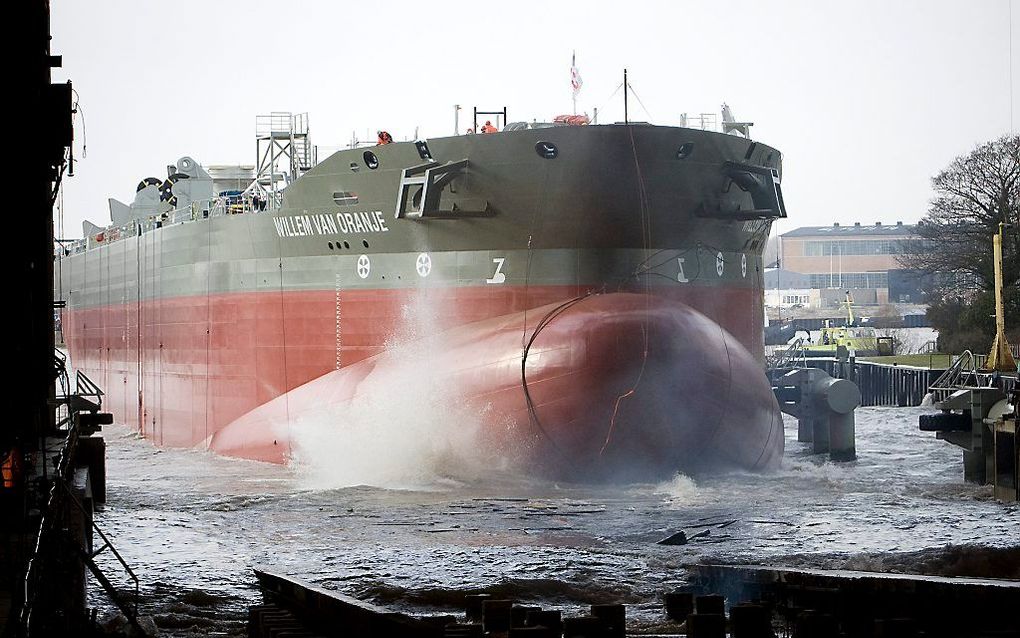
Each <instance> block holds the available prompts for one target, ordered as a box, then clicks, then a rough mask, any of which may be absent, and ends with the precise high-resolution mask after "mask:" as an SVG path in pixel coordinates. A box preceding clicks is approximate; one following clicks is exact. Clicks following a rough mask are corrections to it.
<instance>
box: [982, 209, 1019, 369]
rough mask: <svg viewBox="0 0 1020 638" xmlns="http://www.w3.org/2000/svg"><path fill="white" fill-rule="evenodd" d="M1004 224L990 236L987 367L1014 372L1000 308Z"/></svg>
mask: <svg viewBox="0 0 1020 638" xmlns="http://www.w3.org/2000/svg"><path fill="white" fill-rule="evenodd" d="M1005 228H1006V224H1004V223H1002V222H999V232H997V233H996V234H995V235H994V236H993V237H992V259H993V261H994V262H995V340H994V341H992V350H991V352H989V353H988V364H987V366H988V369H989V370H998V371H999V372H1016V370H1017V366H1016V360H1015V359H1014V358H1013V353H1012V352H1010V351H1009V343H1008V342H1007V341H1006V316H1005V313H1004V312H1003V308H1002V233H1003V230H1004V229H1005Z"/></svg>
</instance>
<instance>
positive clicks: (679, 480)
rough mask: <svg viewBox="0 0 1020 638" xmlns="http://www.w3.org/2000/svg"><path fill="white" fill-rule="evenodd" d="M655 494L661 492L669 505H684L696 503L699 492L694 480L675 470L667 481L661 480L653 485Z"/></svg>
mask: <svg viewBox="0 0 1020 638" xmlns="http://www.w3.org/2000/svg"><path fill="white" fill-rule="evenodd" d="M654 493H655V494H663V495H665V496H666V500H668V501H669V502H670V504H671V505H685V504H690V503H696V502H697V501H698V500H699V499H700V493H699V490H698V486H697V484H696V483H695V482H694V480H693V479H692V478H691V477H689V476H687V475H686V474H683V473H681V472H677V473H676V475H674V476H673V478H671V479H670V480H668V481H663V482H662V483H659V484H658V485H656V486H655V490H654Z"/></svg>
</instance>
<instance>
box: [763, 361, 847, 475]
mask: <svg viewBox="0 0 1020 638" xmlns="http://www.w3.org/2000/svg"><path fill="white" fill-rule="evenodd" d="M776 393H777V396H782V397H783V398H784V399H785V400H783V401H781V402H780V407H781V408H782V410H783V412H785V413H786V414H790V415H792V416H795V417H797V440H798V441H801V442H805V443H806V442H810V443H811V447H812V450H813V451H814V452H815V453H816V454H820V453H822V452H829V454H830V456H831V458H832V460H834V461H850V460H853V459H855V458H857V449H856V444H855V441H854V435H855V432H854V429H855V428H854V415H853V411H854V409H855V408H857V406H859V405H860V404H861V390H860V388H859V387H858V386H857V384H856V383H854V382H853V381H850V380H848V379H834V378H832V377H830V376H829V375H828V374H827V373H826V372H825V371H824V370H820V369H818V368H800V369H798V370H793V371H791V372H789V373H787V374H785V375H783V376H782V377H781V378H780V379H779V380H778V382H777V387H776Z"/></svg>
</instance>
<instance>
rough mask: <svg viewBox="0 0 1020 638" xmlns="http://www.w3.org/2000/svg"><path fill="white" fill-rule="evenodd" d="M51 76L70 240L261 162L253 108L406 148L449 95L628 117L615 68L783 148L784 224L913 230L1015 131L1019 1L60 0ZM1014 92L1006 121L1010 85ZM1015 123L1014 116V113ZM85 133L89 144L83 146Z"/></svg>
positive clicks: (675, 110) (514, 110)
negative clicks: (935, 185)
mask: <svg viewBox="0 0 1020 638" xmlns="http://www.w3.org/2000/svg"><path fill="white" fill-rule="evenodd" d="M51 10H52V31H53V46H52V48H53V53H55V54H58V55H63V62H64V65H63V68H62V69H56V70H55V71H54V81H58V82H59V81H64V80H66V79H71V80H72V81H73V82H74V87H75V89H76V90H77V92H78V95H79V97H80V104H81V106H82V110H83V111H84V116H85V117H84V120H85V130H84V135H83V134H82V130H81V124H82V122H81V120H80V119H79V120H77V122H76V136H77V139H76V141H75V156H76V159H77V162H76V165H75V176H74V177H73V178H70V179H67V180H65V182H64V183H65V187H64V199H63V201H64V224H65V231H64V235H65V236H67V237H71V236H75V237H77V236H80V234H81V220H83V219H89V220H91V221H94V222H96V223H98V224H100V225H105V224H107V223H109V210H108V208H107V204H106V198H107V197H115V198H117V199H120V200H122V201H124V202H128V203H130V202H131V201H132V198H133V197H134V191H135V185H136V184H137V183H138V181H139V180H140V179H141V178H144V177H147V176H150V175H152V176H156V177H161V178H163V177H166V165H167V164H169V163H173V162H176V160H177V159H178V158H179V157H181V156H183V155H190V156H192V157H194V158H195V159H196V160H198V161H199V162H200V163H203V164H252V163H254V162H255V138H254V129H255V116H256V115H257V114H260V113H268V112H270V111H274V110H275V111H294V112H308V113H309V117H310V122H311V131H312V139H313V142H314V143H316V144H318V145H320V146H323V147H338V146H341V145H343V144H346V143H348V142H349V141H350V139H351V136H352V133H353V132H354V131H357V132H358V134H359V136H361V137H362V138H364V136H365V134H366V131H370V132H372V134H373V135H374V131H375V130H376V129H379V128H385V129H387V130H389V131H390V132H391V133H393V135H394V137H395V138H396V139H398V140H403V139H405V138H412V137H413V136H414V132H415V128H416V127H418V129H419V137H422V138H428V137H437V136H444V135H449V134H451V133H452V132H453V105H454V104H461V105H463V106H464V107H465V111H463V112H462V118H461V122H462V125H461V128H464V127H465V124H464V122H465V120H467V119H469V118H470V109H471V107H473V106H476V105H477V106H479V107H480V108H484V109H486V110H496V109H497V108H501V107H502V106H504V105H505V106H506V107H507V108H508V109H509V115H510V120H511V121H514V120H531V119H538V120H547V119H550V118H551V117H552V116H554V115H557V114H560V113H569V112H570V110H571V101H570V97H571V90H570V56H571V52H572V51H573V50H576V52H577V65H578V67H579V68H580V71H581V75H582V78H583V80H584V87H583V89H582V91H581V93H580V95H579V98H578V110H579V111H587V112H588V113H591V112H592V110H593V109H594V108H596V107H597V108H598V109H599V120H600V121H601V122H608V121H615V120H618V119H622V115H623V103H622V99H621V97H620V96H619V95H617V96H615V97H614V98H613V99H612V100H610V99H609V97H610V95H611V94H612V93H613V91H614V89H615V88H616V87H617V86H618V85H619V84H620V82H621V76H622V71H623V68H624V67H626V68H628V70H629V73H630V82H631V86H632V87H633V89H634V91H635V93H636V95H637V96H638V97H639V98H640V100H641V102H642V103H643V104H644V106H645V107H646V108H647V114H646V113H645V112H644V111H643V109H642V108H641V106H639V105H638V104H635V102H634V101H632V102H631V104H632V106H631V117H632V119H647V120H649V121H651V122H653V123H655V124H664V125H675V124H677V122H678V119H679V116H680V114H681V113H683V112H688V113H699V112H718V110H719V105H720V104H721V103H722V102H724V101H725V102H727V103H729V105H730V106H731V108H732V109H733V111H734V113H735V115H736V116H737V118H738V119H741V120H751V121H753V122H754V123H755V125H754V128H753V129H752V136H753V137H754V138H755V139H757V140H760V141H763V142H765V143H767V144H770V145H772V146H775V147H777V148H778V149H780V150H781V151H782V152H783V158H784V170H785V174H784V182H783V188H784V194H785V198H786V203H787V209H788V211H789V214H790V219H789V220H786V221H784V222H783V223H782V225H781V227H780V229H779V230H780V231H781V232H785V231H787V230H791V229H792V228H794V227H797V226H802V225H818V224H831V223H832V222H833V221H839V222H842V223H851V222H854V221H861V222H864V223H873V222H875V221H882V222H895V221H897V220H903V221H906V222H912V221H916V220H917V219H918V218H919V217H920V216H921V215H923V213H924V210H925V208H926V206H927V202H928V200H929V198H930V197H931V190H930V184H929V178H930V177H931V175H932V174H934V173H935V172H937V171H938V170H939V169H940V168H941V167H943V166H945V165H946V164H947V163H948V162H949V161H950V160H951V159H952V158H953V157H955V156H957V155H959V154H962V153H966V152H967V151H969V150H970V149H972V148H973V147H974V146H975V145H976V144H978V143H980V142H984V141H987V140H991V139H993V138H996V137H998V136H1000V135H1003V134H1005V133H1007V132H1009V131H1010V127H1011V126H1013V127H1014V130H1015V128H1016V127H1020V81H1018V77H1020V42H1018V40H1020V2H1018V1H1016V0H1014V1H1013V11H1012V13H1013V14H1014V15H1013V16H1012V23H1013V35H1012V40H1013V46H1012V58H1013V60H1012V66H1013V70H1012V77H1011V72H1010V39H1011V38H1010V0H953V1H949V0H942V1H932V0H924V1H921V0H914V1H904V2H894V1H892V0H884V1H882V0H879V1H861V0H855V1H852V2H838V3H837V2H819V1H809V0H805V1H790V0H778V1H775V2H756V1H747V2H744V1H736V0H729V1H727V2H712V1H709V0H698V1H674V2H641V1H638V0H627V1H623V0H616V1H615V2H606V3H602V2H591V1H589V2H550V1H548V0H547V1H545V2H527V1H516V2H443V1H440V0H433V1H432V2H422V1H420V0H419V1H416V2H408V3H403V2H399V3H398V2H386V1H385V0H378V1H376V2H358V3H355V2H337V1H335V0H333V1H321V2H311V1H307V2H301V1H297V0H293V1H291V2H279V1H277V2H262V1H254V0H252V1H247V2H242V1H225V0H201V1H197V0H174V1H173V2H167V1H165V0H164V1H160V2H154V1H149V0H118V1H114V0H92V1H88V2H85V1H82V0H52V1H51ZM1011 86H1012V93H1013V100H1012V101H1013V103H1014V104H1013V105H1012V114H1011V96H1010V93H1011V91H1010V87H1011ZM1011 115H1012V123H1011ZM84 142H87V155H86V153H85V152H83V148H82V146H83V143H84Z"/></svg>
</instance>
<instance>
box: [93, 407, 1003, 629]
mask: <svg viewBox="0 0 1020 638" xmlns="http://www.w3.org/2000/svg"><path fill="white" fill-rule="evenodd" d="M926 410H927V409H926V408H861V409H858V411H857V446H858V448H857V449H858V457H859V458H858V460H857V461H856V462H852V463H845V464H832V463H828V462H826V461H824V460H823V457H816V456H812V455H811V454H810V450H809V449H808V448H807V447H806V445H805V444H800V443H797V441H796V423H795V422H794V421H792V420H788V421H787V423H786V427H787V453H786V459H785V460H784V463H783V467H782V469H781V470H779V471H778V472H775V473H773V474H768V475H755V474H729V475H724V476H719V477H715V478H711V479H699V480H697V481H694V480H691V479H689V478H687V477H685V476H677V477H675V478H673V479H672V480H669V481H665V482H663V483H661V484H657V485H652V484H644V485H628V486H615V487H607V486H597V487H593V486H577V485H565V484H558V483H551V482H545V481H540V480H537V479H534V478H531V477H521V476H517V475H514V474H513V473H509V472H505V471H497V470H484V469H482V468H480V467H478V466H477V465H475V466H474V467H470V468H469V470H468V471H464V472H460V471H458V465H459V463H460V462H461V460H463V459H460V456H459V455H457V454H448V455H444V454H436V453H435V450H436V449H437V448H436V446H435V445H432V444H429V445H418V444H415V443H414V442H413V441H410V442H409V443H408V444H407V446H405V447H404V448H402V449H399V450H395V451H394V454H395V455H396V456H397V457H399V460H400V463H399V464H397V465H394V464H392V463H388V462H387V459H386V446H383V445H370V446H369V447H368V452H366V453H364V454H360V455H359V454H358V450H356V449H347V450H344V449H342V446H343V445H344V444H345V442H343V441H340V440H336V441H333V442H332V443H330V444H327V443H326V442H325V441H319V442H318V445H316V444H315V442H314V441H313V442H310V444H309V452H308V453H307V454H306V455H305V456H304V457H303V459H302V461H301V462H299V463H298V464H295V465H294V466H292V467H281V466H273V465H267V464H262V463H255V462H250V461H240V460H232V459H225V458H220V457H216V456H213V455H211V454H208V453H204V452H198V451H193V450H160V449H157V448H155V447H153V446H152V445H151V444H150V443H148V442H147V441H144V440H141V439H139V438H138V437H136V436H135V435H134V434H133V433H132V432H130V431H128V430H127V429H124V428H119V427H111V428H107V430H106V437H107V442H108V446H109V447H108V477H109V478H108V481H109V483H108V501H109V502H108V504H107V505H106V507H105V509H103V511H102V512H100V513H98V515H97V522H98V523H99V525H101V526H102V527H103V528H104V529H105V530H106V531H107V532H108V533H110V534H111V535H112V536H113V538H114V542H115V544H116V545H117V547H118V548H119V550H120V551H121V553H122V555H123V556H124V557H125V559H126V560H127V561H128V563H130V564H131V565H132V566H133V568H134V569H135V571H136V572H137V574H138V575H139V577H140V579H141V582H142V594H143V595H142V613H143V614H146V615H151V616H153V617H154V618H155V620H156V623H157V625H158V626H159V627H160V628H161V630H162V632H163V634H164V635H166V634H170V635H210V634H212V635H215V634H228V635H242V634H243V618H244V615H245V609H246V606H247V605H249V604H253V603H256V602H257V601H259V600H260V598H261V597H260V594H259V593H258V591H257V590H256V589H255V587H254V583H255V579H254V576H253V574H252V568H255V567H260V568H266V569H270V570H275V571H278V572H283V573H287V574H291V575H294V576H297V577H299V578H302V579H305V580H308V581H311V582H313V583H318V584H320V585H322V586H324V587H327V588H333V589H336V590H338V591H340V592H343V593H346V594H350V595H353V596H357V597H359V598H363V599H366V600H370V601H373V602H377V603H381V604H384V605H390V606H393V607H395V608H399V609H402V610H405V611H411V612H431V611H438V610H444V611H447V612H452V611H454V610H455V609H457V608H459V602H460V599H461V597H462V596H463V594H464V593H466V592H470V591H480V590H485V591H493V592H499V593H503V594H506V595H508V596H511V597H515V598H517V599H518V600H522V601H535V602H539V603H542V604H549V605H556V606H558V607H559V608H562V609H566V610H570V609H571V608H576V607H580V606H582V605H586V604H590V603H593V602H611V601H622V602H627V603H629V604H630V605H631V606H630V608H629V611H628V614H629V618H630V619H631V621H632V622H633V623H634V624H636V625H641V624H652V623H654V622H656V621H657V620H658V619H659V617H660V612H659V603H658V600H659V596H660V595H661V593H662V592H663V591H666V590H669V589H671V588H673V587H675V586H677V585H681V584H682V583H683V582H684V579H685V577H686V572H685V568H684V566H685V565H687V564H690V563H695V562H709V561H717V562H740V563H757V564H773V565H792V566H814V567H829V568H855V569H877V570H892V571H905V572H930V573H947V574H954V573H974V574H981V573H986V574H989V575H998V576H1006V577H1012V578H1020V565H1018V562H1020V559H1018V557H1020V508H1018V506H1017V505H1016V504H1009V505H1006V504H1001V503H998V502H996V501H994V500H992V498H991V493H990V489H989V488H986V487H978V486H973V485H967V484H965V483H963V481H962V465H961V453H960V451H959V450H958V449H957V448H954V447H952V446H950V445H949V444H947V443H944V442H941V441H937V440H935V438H934V436H933V435H931V434H927V433H922V432H919V431H918V430H917V417H918V415H919V414H922V413H924V412H925V411H926ZM412 420H413V416H412V415H408V421H412ZM406 424H407V421H405V422H404V424H400V423H394V424H393V425H392V426H390V427H392V428H394V429H393V430H392V431H391V432H390V433H389V434H390V435H394V434H396V435H400V434H401V432H402V430H401V429H400V428H404V427H407V428H408V429H406V431H403V434H404V435H405V436H406V437H416V436H420V435H421V433H420V432H418V431H416V429H415V428H413V427H411V426H407V425H406ZM321 435H322V433H319V434H318V436H321ZM366 436H367V434H366ZM346 443H351V441H349V440H348V441H347V442H346ZM416 446H417V447H416ZM419 450H421V451H424V452H423V453H422V454H417V453H416V451H419ZM353 459H358V463H361V464H362V466H363V470H360V471H361V472H363V475H364V476H365V478H364V479H362V480H361V481H360V482H370V483H374V484H375V486H367V485H360V486H352V485H353V484H354V483H357V482H359V480H358V474H359V472H358V471H352V470H351V468H350V466H349V464H350V463H352V462H353ZM373 463H378V464H380V465H382V466H384V467H385V468H387V469H386V470H385V471H373ZM339 464H343V465H344V467H340V466H339ZM466 465H471V464H470V463H466ZM400 466H402V467H405V468H406V470H405V471H403V472H395V471H394V469H393V468H394V467H400ZM680 530H686V531H687V535H688V537H691V541H690V543H688V544H687V545H683V546H665V545H658V544H656V541H658V540H660V539H662V538H665V537H666V536H669V535H670V534H672V533H674V532H677V531H680ZM104 556H105V555H104ZM104 561H105V563H104V564H105V565H106V566H108V567H109V569H110V571H111V572H115V571H116V570H115V567H114V565H113V563H112V562H111V561H110V559H109V558H104ZM118 582H123V581H122V580H120V581H118ZM102 596H103V595H102V593H101V592H100V593H93V597H94V599H95V600H96V602H97V604H102V603H101V600H102Z"/></svg>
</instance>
